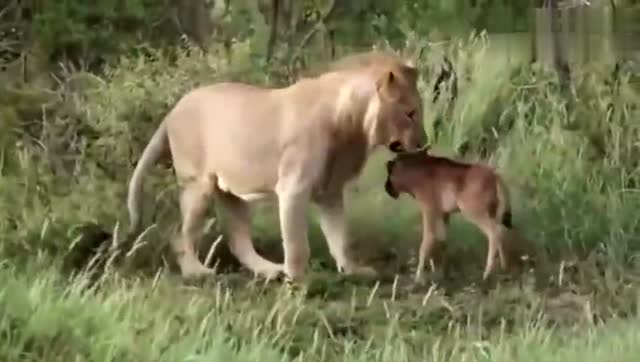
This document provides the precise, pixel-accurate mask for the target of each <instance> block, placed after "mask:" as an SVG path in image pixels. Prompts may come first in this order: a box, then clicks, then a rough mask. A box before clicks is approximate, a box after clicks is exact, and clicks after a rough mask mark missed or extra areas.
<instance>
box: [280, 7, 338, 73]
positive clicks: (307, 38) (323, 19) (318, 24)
mask: <svg viewBox="0 0 640 362" xmlns="http://www.w3.org/2000/svg"><path fill="white" fill-rule="evenodd" d="M336 2H337V1H336V0H332V1H331V4H330V5H329V8H328V9H327V11H326V12H325V13H324V15H323V16H322V17H320V19H318V21H317V22H316V23H315V25H314V26H313V27H312V28H311V29H310V30H309V32H308V33H307V34H306V35H305V36H304V38H302V41H301V42H300V44H299V45H298V47H297V49H296V51H295V52H294V54H293V56H292V57H291V61H290V62H289V67H291V66H292V65H293V64H295V62H296V61H297V60H298V59H299V58H300V57H301V56H302V51H303V50H304V48H305V47H306V46H307V44H308V43H309V41H311V38H313V36H314V35H315V34H316V33H317V32H318V30H320V28H321V25H322V24H324V23H325V22H326V21H327V20H328V19H329V17H330V16H331V15H332V14H333V12H334V11H335V9H336Z"/></svg>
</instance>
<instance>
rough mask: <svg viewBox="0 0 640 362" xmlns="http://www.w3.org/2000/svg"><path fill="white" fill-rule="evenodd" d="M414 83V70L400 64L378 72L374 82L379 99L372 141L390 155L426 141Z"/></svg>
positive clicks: (418, 94) (420, 108) (416, 147)
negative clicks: (390, 152)
mask: <svg viewBox="0 0 640 362" xmlns="http://www.w3.org/2000/svg"><path fill="white" fill-rule="evenodd" d="M417 80H418V70H417V68H415V67H414V66H411V65H406V64H401V65H399V66H396V67H390V68H389V69H388V70H386V71H384V72H382V74H381V76H380V77H379V79H378V81H377V82H376V89H377V92H378V99H379V109H378V119H377V122H376V138H377V140H376V141H377V143H378V144H381V145H386V146H387V147H388V148H389V149H390V150H391V151H392V152H394V153H398V152H406V151H414V150H416V149H419V148H421V147H422V146H424V145H425V144H426V142H427V134H426V132H425V130H424V126H423V123H422V112H423V111H422V99H421V97H420V93H419V92H418V86H417Z"/></svg>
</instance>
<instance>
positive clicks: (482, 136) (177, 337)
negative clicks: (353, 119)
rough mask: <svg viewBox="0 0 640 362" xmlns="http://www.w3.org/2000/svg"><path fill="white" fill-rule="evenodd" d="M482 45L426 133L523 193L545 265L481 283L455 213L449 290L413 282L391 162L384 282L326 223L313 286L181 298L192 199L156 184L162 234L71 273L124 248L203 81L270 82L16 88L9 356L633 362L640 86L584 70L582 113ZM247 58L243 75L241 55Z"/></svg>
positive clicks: (367, 243) (3, 231) (7, 139)
mask: <svg viewBox="0 0 640 362" xmlns="http://www.w3.org/2000/svg"><path fill="white" fill-rule="evenodd" d="M486 49H487V48H486V44H484V42H483V41H482V39H480V40H477V39H475V40H473V41H470V42H462V43H460V44H458V45H454V46H451V47H450V48H447V49H445V51H446V52H447V53H448V55H449V56H450V57H451V59H452V61H453V62H454V64H456V65H457V67H459V77H460V84H459V88H460V94H459V99H458V101H457V103H456V105H455V107H454V109H453V110H452V112H451V119H443V118H444V117H443V114H445V113H444V108H445V107H444V104H442V102H440V103H439V104H436V105H433V106H432V105H430V104H429V103H425V105H426V114H425V127H426V128H427V130H428V133H429V136H430V139H431V141H432V143H433V144H434V152H437V153H441V154H445V155H449V156H456V157H458V158H462V159H468V160H480V159H481V160H483V161H486V162H488V163H490V164H492V165H494V166H496V168H497V169H498V170H499V172H500V173H501V174H503V175H504V177H505V178H506V179H507V181H508V183H509V185H510V188H511V191H512V194H513V196H512V198H513V203H514V221H515V223H516V225H517V227H518V228H519V229H520V230H521V233H522V234H523V235H524V236H525V237H526V239H527V240H528V241H529V242H530V243H531V247H532V250H533V251H534V253H535V256H536V257H537V259H536V260H537V262H536V264H535V266H534V267H533V268H532V270H530V271H528V272H527V273H525V274H523V275H520V276H511V277H508V276H496V279H495V280H493V281H492V282H491V283H488V284H482V283H480V282H479V278H480V271H481V270H482V267H483V263H484V253H485V251H486V242H485V240H484V238H483V237H482V235H481V234H480V233H479V232H478V230H476V229H475V227H473V226H471V225H469V224H468V223H466V222H465V221H464V220H462V219H461V218H457V217H456V218H454V219H453V222H452V225H451V227H450V230H449V238H448V240H447V250H446V261H447V264H446V266H447V270H448V273H447V275H446V277H445V276H443V275H441V274H439V273H436V274H435V275H434V276H433V278H432V280H431V281H428V282H426V283H424V284H417V285H416V284H413V283H411V280H410V278H411V275H412V268H413V267H414V264H415V261H414V255H415V251H416V249H417V247H418V242H419V240H420V224H419V215H418V213H417V210H416V208H415V205H413V204H412V202H411V200H410V199H409V198H401V199H400V200H396V201H393V200H392V199H390V198H389V197H387V196H386V195H385V194H384V192H383V189H382V185H383V182H384V168H383V167H382V163H383V162H384V160H385V159H386V158H388V157H389V155H388V154H386V153H385V152H384V151H382V152H380V153H379V154H377V155H376V156H374V157H373V158H372V159H371V160H370V162H369V163H368V164H367V167H366V169H365V170H364V173H363V175H362V177H361V178H360V179H359V180H358V181H357V182H356V183H355V184H354V185H352V186H351V187H350V188H349V201H350V203H349V221H350V224H349V225H350V230H351V234H352V236H353V238H354V240H355V244H354V250H353V251H354V255H355V256H356V257H358V258H362V259H365V260H368V261H369V262H371V263H374V264H375V265H377V266H378V267H380V269H381V270H382V271H383V272H384V276H385V278H383V279H382V280H381V281H379V282H378V283H376V282H375V281H367V280H359V279H356V278H345V277H342V276H340V275H338V274H337V273H336V272H335V268H334V264H333V261H332V260H331V258H330V256H329V254H328V251H327V247H326V244H325V242H324V240H323V238H322V235H321V233H320V231H319V228H318V225H317V223H316V222H315V219H314V218H313V217H312V216H313V212H314V211H313V210H312V212H311V213H310V220H311V230H310V237H311V244H312V262H311V264H312V265H311V267H310V280H309V282H308V283H307V285H306V288H305V289H304V290H302V291H300V292H297V293H293V294H290V293H289V292H288V291H287V290H286V288H284V287H283V286H282V285H281V284H280V283H278V282H271V283H269V284H266V285H265V284H264V283H263V282H262V281H260V280H253V279H252V278H251V277H250V276H249V275H248V273H247V272H246V271H245V270H243V269H239V268H237V265H233V262H232V261H229V260H226V259H228V258H226V259H225V258H224V257H223V258H222V260H221V261H222V262H225V263H226V266H225V267H224V268H222V267H221V268H220V271H219V274H217V275H216V276H215V277H212V278H210V279H209V280H207V281H205V282H201V283H197V284H194V283H185V282H184V281H182V280H181V279H180V278H179V277H178V275H177V274H176V273H175V267H174V265H173V259H172V256H171V254H170V253H169V252H168V247H167V244H168V240H169V236H170V235H171V234H172V233H173V232H174V231H175V228H176V226H177V222H176V220H177V219H178V214H177V203H176V200H175V198H176V195H175V186H174V185H173V180H172V175H171V174H170V173H169V172H166V171H161V170H159V169H158V170H157V171H156V172H154V173H155V175H154V177H151V178H150V179H149V182H147V185H146V190H147V192H146V197H145V202H146V205H145V209H146V210H149V215H148V220H147V223H149V224H151V223H152V220H151V219H153V221H154V222H155V224H156V225H155V227H154V228H152V229H151V230H150V231H149V232H148V233H147V234H145V236H144V237H142V238H141V240H139V243H138V244H136V246H135V251H133V252H132V253H131V254H130V255H128V256H127V257H126V258H125V260H124V261H125V263H123V264H110V263H107V268H106V271H105V273H104V274H103V275H102V276H101V278H100V279H99V280H98V281H96V280H95V279H93V278H90V277H89V276H87V275H84V274H81V275H79V276H77V277H74V278H70V275H69V273H68V271H67V265H66V262H68V260H69V259H68V258H66V257H65V254H67V252H68V249H69V248H70V246H71V245H77V244H76V243H74V241H77V240H78V238H79V237H80V236H82V235H85V236H86V229H83V228H79V227H80V226H83V225H86V224H87V223H92V222H93V223H96V224H97V225H98V226H99V227H100V228H102V229H104V230H106V231H108V232H113V234H114V235H115V236H114V238H115V240H116V241H117V242H121V241H122V239H123V234H124V232H123V231H122V230H124V229H125V228H126V226H127V222H126V212H125V202H124V200H125V191H126V181H127V179H128V177H129V176H130V173H131V171H132V165H133V164H134V163H135V160H136V159H137V157H138V155H139V154H140V152H141V150H142V148H143V147H144V144H145V143H146V142H147V140H148V137H149V136H150V134H151V132H152V131H153V129H154V128H155V126H156V125H157V122H158V121H159V119H160V117H161V116H162V114H164V112H166V111H167V109H168V108H169V107H170V106H171V104H173V102H174V101H175V99H176V97H178V96H179V95H180V94H181V93H182V92H183V91H184V90H186V89H188V88H189V87H191V86H193V85H194V84H196V83H202V82H209V81H214V80H217V79H226V78H229V77H236V78H238V79H240V78H241V79H251V80H254V81H265V78H264V77H263V76H262V75H261V74H257V73H252V74H246V75H239V74H241V73H240V72H237V69H236V68H228V66H227V65H225V64H224V62H220V61H219V60H217V58H216V56H215V54H214V55H211V56H200V55H197V54H192V55H182V56H180V57H179V58H178V60H177V61H176V62H175V64H172V63H170V62H169V61H168V60H167V59H165V58H163V57H157V59H156V60H153V61H151V60H143V59H124V60H123V61H122V63H120V64H117V65H115V66H113V68H112V69H110V70H109V71H108V72H107V75H106V76H104V77H103V78H104V79H102V81H97V82H91V83H90V84H89V83H87V84H85V85H84V86H79V88H78V89H79V90H75V91H73V92H71V91H68V92H65V90H64V89H58V90H55V91H47V92H44V91H40V90H38V89H30V88H28V87H29V86H28V85H27V86H26V88H25V89H20V90H18V91H15V90H14V91H12V92H5V93H0V115H4V116H3V117H4V118H3V120H6V121H5V123H3V124H2V130H3V133H2V137H0V151H1V152H0V260H1V262H0V285H2V288H0V357H1V358H0V359H1V360H7V361H222V360H224V361H267V362H268V361H288V360H291V361H293V360H297V361H342V360H344V361H422V360H429V361H432V360H433V361H440V360H442V361H445V360H447V361H448V360H454V361H539V360H544V361H603V360H606V361H631V360H636V359H637V356H638V355H639V353H640V347H639V346H640V343H639V342H640V328H638V324H637V323H638V318H639V317H640V315H639V303H638V302H639V301H640V287H638V285H640V259H639V258H638V256H639V255H640V254H639V250H640V249H639V248H638V247H637V245H638V235H640V219H639V218H638V217H637V205H639V204H640V192H639V190H640V189H639V187H640V186H639V185H640V164H639V163H638V161H637V155H638V154H640V153H639V152H640V143H638V139H640V123H638V119H640V96H639V95H638V90H637V88H634V87H635V86H634V85H633V84H632V83H631V82H630V81H629V79H628V78H623V79H621V80H620V82H619V86H618V87H617V88H614V87H613V86H611V84H612V83H611V82H609V80H608V79H607V77H608V73H607V72H605V71H602V70H601V69H598V68H597V67H594V68H585V69H584V71H583V72H580V71H578V72H576V73H574V74H575V79H574V84H575V87H576V95H577V96H578V98H579V101H578V102H575V103H573V104H571V105H570V106H569V107H567V106H566V105H565V99H566V98H565V95H563V94H562V93H561V91H560V90H559V87H558V85H557V82H556V80H555V77H554V76H553V74H550V73H549V72H546V71H544V70H542V69H538V68H537V67H536V66H533V67H530V66H524V67H522V68H519V69H511V70H509V72H506V71H505V68H504V66H502V65H500V64H502V63H496V62H492V61H491V53H490V52H486ZM236 53H237V56H236V58H238V59H240V60H241V61H240V63H241V64H242V66H245V65H246V64H244V62H243V61H242V59H246V58H247V57H246V55H245V54H244V53H242V49H240V50H236ZM434 58H437V56H434ZM427 60H428V61H430V60H432V59H427ZM428 61H427V62H426V63H425V64H430V63H429V62H428ZM167 69H170V71H167ZM424 74H425V78H424V79H423V81H424V83H421V88H422V89H423V90H424V99H425V100H429V99H431V94H430V89H429V84H430V83H429V82H431V81H433V74H432V72H429V69H427V67H426V66H425V69H424ZM261 77H262V78H261ZM76 79H77V78H76ZM40 93H42V94H40ZM45 96H46V97H45ZM41 99H46V102H47V103H48V106H47V107H46V108H45V113H44V115H43V113H42V107H40V105H41V104H42V103H43V102H44V101H42V100H41ZM34 104H35V105H37V107H36V106H34ZM36 108H37V109H36ZM34 119H35V120H36V121H37V122H33V120H34ZM439 119H440V120H441V122H442V123H441V126H440V127H435V122H436V121H437V120H439ZM7 130H10V131H7ZM16 145H17V146H16ZM462 146H465V147H466V148H467V149H468V152H467V153H466V154H465V155H464V156H463V155H461V154H460V152H459V150H460V149H461V147H462ZM276 220H277V218H276V214H275V213H274V208H273V206H269V205H267V206H265V207H261V208H259V209H258V210H257V212H256V217H255V219H254V226H255V229H254V236H255V237H256V244H258V245H259V246H260V248H261V250H263V251H264V252H265V253H266V254H268V255H271V256H274V257H276V256H277V255H279V254H281V246H280V244H279V242H278V240H280V237H279V231H278V228H277V222H276ZM219 224H220V222H218V221H217V220H216V222H215V223H214V224H213V227H212V228H211V230H210V231H209V232H208V236H207V238H206V242H203V245H202V249H203V250H204V251H203V253H204V252H205V251H206V249H207V247H208V244H210V243H211V242H212V240H213V239H215V237H216V236H217V233H218V226H219ZM74 250H77V247H75V248H74Z"/></svg>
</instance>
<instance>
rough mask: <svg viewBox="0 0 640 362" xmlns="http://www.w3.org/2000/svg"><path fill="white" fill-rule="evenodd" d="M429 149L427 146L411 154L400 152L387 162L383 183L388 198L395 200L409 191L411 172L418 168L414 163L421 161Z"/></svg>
mask: <svg viewBox="0 0 640 362" xmlns="http://www.w3.org/2000/svg"><path fill="white" fill-rule="evenodd" d="M430 148H431V146H429V145H425V146H424V147H422V148H420V149H418V150H417V151H413V152H401V153H398V154H396V157H395V158H394V159H392V160H389V161H387V163H386V168H387V180H386V181H385V183H384V190H385V191H386V192H387V194H388V195H389V196H391V197H392V198H394V199H397V198H398V197H399V196H400V193H402V192H407V191H409V189H408V188H409V187H410V186H411V185H410V184H411V182H413V181H412V180H411V175H412V174H413V172H411V171H412V170H413V169H414V167H417V166H419V164H418V163H416V161H419V160H420V159H423V158H424V157H425V156H426V155H427V154H428V153H427V152H428V150H429V149H430Z"/></svg>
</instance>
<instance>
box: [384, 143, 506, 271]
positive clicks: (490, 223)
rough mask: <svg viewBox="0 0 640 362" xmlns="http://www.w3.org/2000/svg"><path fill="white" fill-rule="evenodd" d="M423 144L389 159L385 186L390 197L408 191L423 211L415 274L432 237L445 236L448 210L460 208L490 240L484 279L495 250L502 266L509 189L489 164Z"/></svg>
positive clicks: (429, 249)
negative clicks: (443, 153)
mask: <svg viewBox="0 0 640 362" xmlns="http://www.w3.org/2000/svg"><path fill="white" fill-rule="evenodd" d="M428 149H429V147H425V148H424V149H422V150H419V151H416V152H411V153H401V154H398V155H397V156H396V158H395V159H392V160H390V161H388V162H387V180H386V183H385V190H386V192H387V193H388V194H389V196H391V197H392V198H394V199H395V198H398V197H399V196H400V194H402V193H407V194H409V195H411V196H412V197H413V198H414V199H415V200H416V201H417V202H418V205H419V207H420V210H421V212H422V227H423V231H422V233H423V234H422V243H421V245H420V252H419V259H418V269H417V270H416V274H415V278H416V280H418V279H420V277H421V275H422V271H423V269H424V264H425V260H429V262H430V263H433V261H432V255H431V254H432V249H433V247H434V244H435V242H436V241H444V239H445V238H446V226H447V224H448V219H449V215H450V214H451V213H455V212H460V213H461V214H462V215H464V217H465V218H466V219H467V220H469V221H471V222H472V223H474V224H475V225H476V226H478V227H479V228H480V230H482V232H483V233H484V234H485V235H486V237H487V238H488V241H489V247H488V252H487V261H486V265H485V269H484V274H483V277H482V279H483V280H486V279H487V277H488V276H489V275H490V274H491V272H492V271H493V270H494V260H495V258H496V254H497V256H498V257H499V260H500V266H501V267H502V268H503V269H506V267H507V264H508V262H509V260H508V259H509V258H508V256H507V254H506V252H505V243H506V238H507V235H508V231H509V230H508V229H511V228H512V223H511V207H510V204H509V194H508V189H507V187H506V186H505V184H504V182H503V180H502V178H501V177H500V176H499V175H498V174H496V173H495V172H494V171H493V170H492V169H491V168H490V167H488V166H485V165H480V164H469V163H462V162H458V161H454V160H451V159H448V158H445V157H436V156H432V155H430V154H429V153H428Z"/></svg>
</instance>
